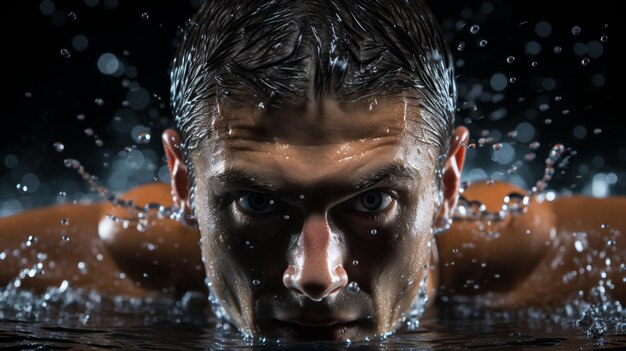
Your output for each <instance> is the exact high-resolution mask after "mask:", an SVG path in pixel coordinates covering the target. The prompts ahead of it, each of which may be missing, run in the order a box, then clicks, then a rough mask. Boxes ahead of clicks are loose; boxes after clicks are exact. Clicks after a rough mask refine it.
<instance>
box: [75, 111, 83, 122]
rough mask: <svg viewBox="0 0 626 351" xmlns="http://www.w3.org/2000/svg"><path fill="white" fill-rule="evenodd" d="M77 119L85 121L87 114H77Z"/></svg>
mask: <svg viewBox="0 0 626 351" xmlns="http://www.w3.org/2000/svg"><path fill="white" fill-rule="evenodd" d="M76 119H77V120H79V121H84V120H85V115H84V114H82V113H80V114H78V115H76Z"/></svg>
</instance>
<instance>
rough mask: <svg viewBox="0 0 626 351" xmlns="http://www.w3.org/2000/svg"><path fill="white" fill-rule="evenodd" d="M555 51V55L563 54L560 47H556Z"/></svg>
mask: <svg viewBox="0 0 626 351" xmlns="http://www.w3.org/2000/svg"><path fill="white" fill-rule="evenodd" d="M553 51H554V53H555V54H560V53H562V52H563V48H562V47H560V46H555V47H554V49H553Z"/></svg>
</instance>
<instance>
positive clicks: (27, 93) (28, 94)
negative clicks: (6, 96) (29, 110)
mask: <svg viewBox="0 0 626 351" xmlns="http://www.w3.org/2000/svg"><path fill="white" fill-rule="evenodd" d="M24 96H25V97H26V98H28V99H30V98H32V97H33V93H31V92H30V91H27V92H25V93H24Z"/></svg>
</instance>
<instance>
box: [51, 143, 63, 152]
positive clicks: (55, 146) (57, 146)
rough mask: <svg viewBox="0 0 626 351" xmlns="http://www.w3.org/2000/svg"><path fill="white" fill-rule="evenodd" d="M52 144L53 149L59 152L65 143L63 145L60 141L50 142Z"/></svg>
mask: <svg viewBox="0 0 626 351" xmlns="http://www.w3.org/2000/svg"><path fill="white" fill-rule="evenodd" d="M52 146H53V147H54V151H56V152H61V151H63V149H65V145H63V143H60V142H56V143H54V144H52Z"/></svg>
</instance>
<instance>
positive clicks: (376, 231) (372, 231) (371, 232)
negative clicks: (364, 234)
mask: <svg viewBox="0 0 626 351" xmlns="http://www.w3.org/2000/svg"><path fill="white" fill-rule="evenodd" d="M370 234H372V235H376V234H378V230H376V229H372V230H371V231H370Z"/></svg>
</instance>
